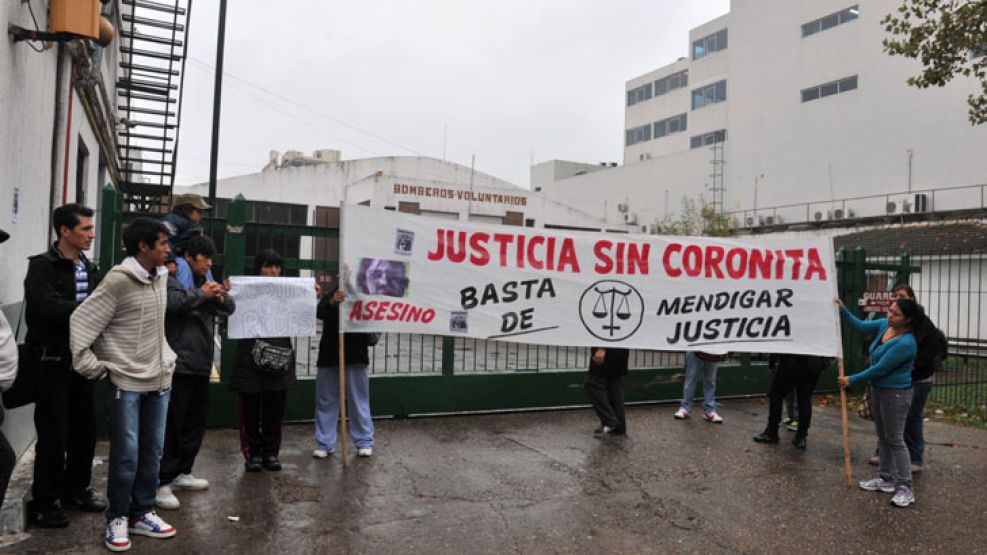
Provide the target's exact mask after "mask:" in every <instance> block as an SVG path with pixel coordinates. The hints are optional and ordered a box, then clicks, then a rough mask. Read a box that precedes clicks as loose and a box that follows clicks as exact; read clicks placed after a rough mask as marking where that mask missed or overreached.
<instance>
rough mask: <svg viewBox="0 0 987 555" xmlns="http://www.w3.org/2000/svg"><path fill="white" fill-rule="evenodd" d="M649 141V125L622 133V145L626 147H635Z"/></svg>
mask: <svg viewBox="0 0 987 555" xmlns="http://www.w3.org/2000/svg"><path fill="white" fill-rule="evenodd" d="M650 140H651V124H650V123H649V124H647V125H642V126H641V127H635V128H634V129H628V130H627V131H625V132H624V143H625V144H626V145H627V146H631V145H636V144H638V143H643V142H645V141H650Z"/></svg>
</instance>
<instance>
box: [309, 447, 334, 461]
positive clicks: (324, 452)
mask: <svg viewBox="0 0 987 555" xmlns="http://www.w3.org/2000/svg"><path fill="white" fill-rule="evenodd" d="M335 452H336V447H335V446H334V447H333V448H332V449H316V450H315V451H312V456H313V457H315V458H317V459H324V458H326V457H328V456H329V455H332V454H333V453H335Z"/></svg>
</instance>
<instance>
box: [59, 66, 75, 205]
mask: <svg viewBox="0 0 987 555" xmlns="http://www.w3.org/2000/svg"><path fill="white" fill-rule="evenodd" d="M75 71H76V69H75V61H72V76H71V77H70V78H69V107H68V110H67V111H66V116H65V165H64V166H62V204H63V205H64V204H65V203H67V202H68V201H69V153H70V152H71V148H70V147H71V146H72V98H73V97H72V95H73V93H74V92H75Z"/></svg>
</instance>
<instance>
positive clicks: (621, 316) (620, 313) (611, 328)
mask: <svg viewBox="0 0 987 555" xmlns="http://www.w3.org/2000/svg"><path fill="white" fill-rule="evenodd" d="M593 291H594V292H596V294H597V297H596V303H594V304H593V311H592V314H593V317H594V318H596V319H597V320H604V321H606V320H607V319H609V322H608V323H607V322H605V323H604V324H603V326H602V328H603V330H604V331H607V332H610V337H613V335H614V332H616V331H618V330H620V326H619V325H617V324H619V323H620V322H621V321H624V320H627V319H628V318H630V317H631V309H630V304H629V303H628V302H627V297H628V296H629V295H630V294H631V290H630V289H628V290H627V291H621V290H620V289H618V288H617V287H611V288H610V289H603V290H601V289H600V288H599V287H593ZM608 295H609V297H610V298H609V303H608V302H607V301H608V299H607V296H608ZM618 295H619V296H620V298H619V300H618V298H617V296H618Z"/></svg>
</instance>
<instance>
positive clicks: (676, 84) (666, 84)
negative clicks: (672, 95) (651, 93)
mask: <svg viewBox="0 0 987 555" xmlns="http://www.w3.org/2000/svg"><path fill="white" fill-rule="evenodd" d="M688 85H689V70H683V71H680V72H678V73H673V74H671V75H669V76H668V77H662V78H661V79H658V80H657V81H655V96H661V95H663V94H665V93H667V92H669V91H673V90H675V89H680V88H682V87H686V86H688Z"/></svg>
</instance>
